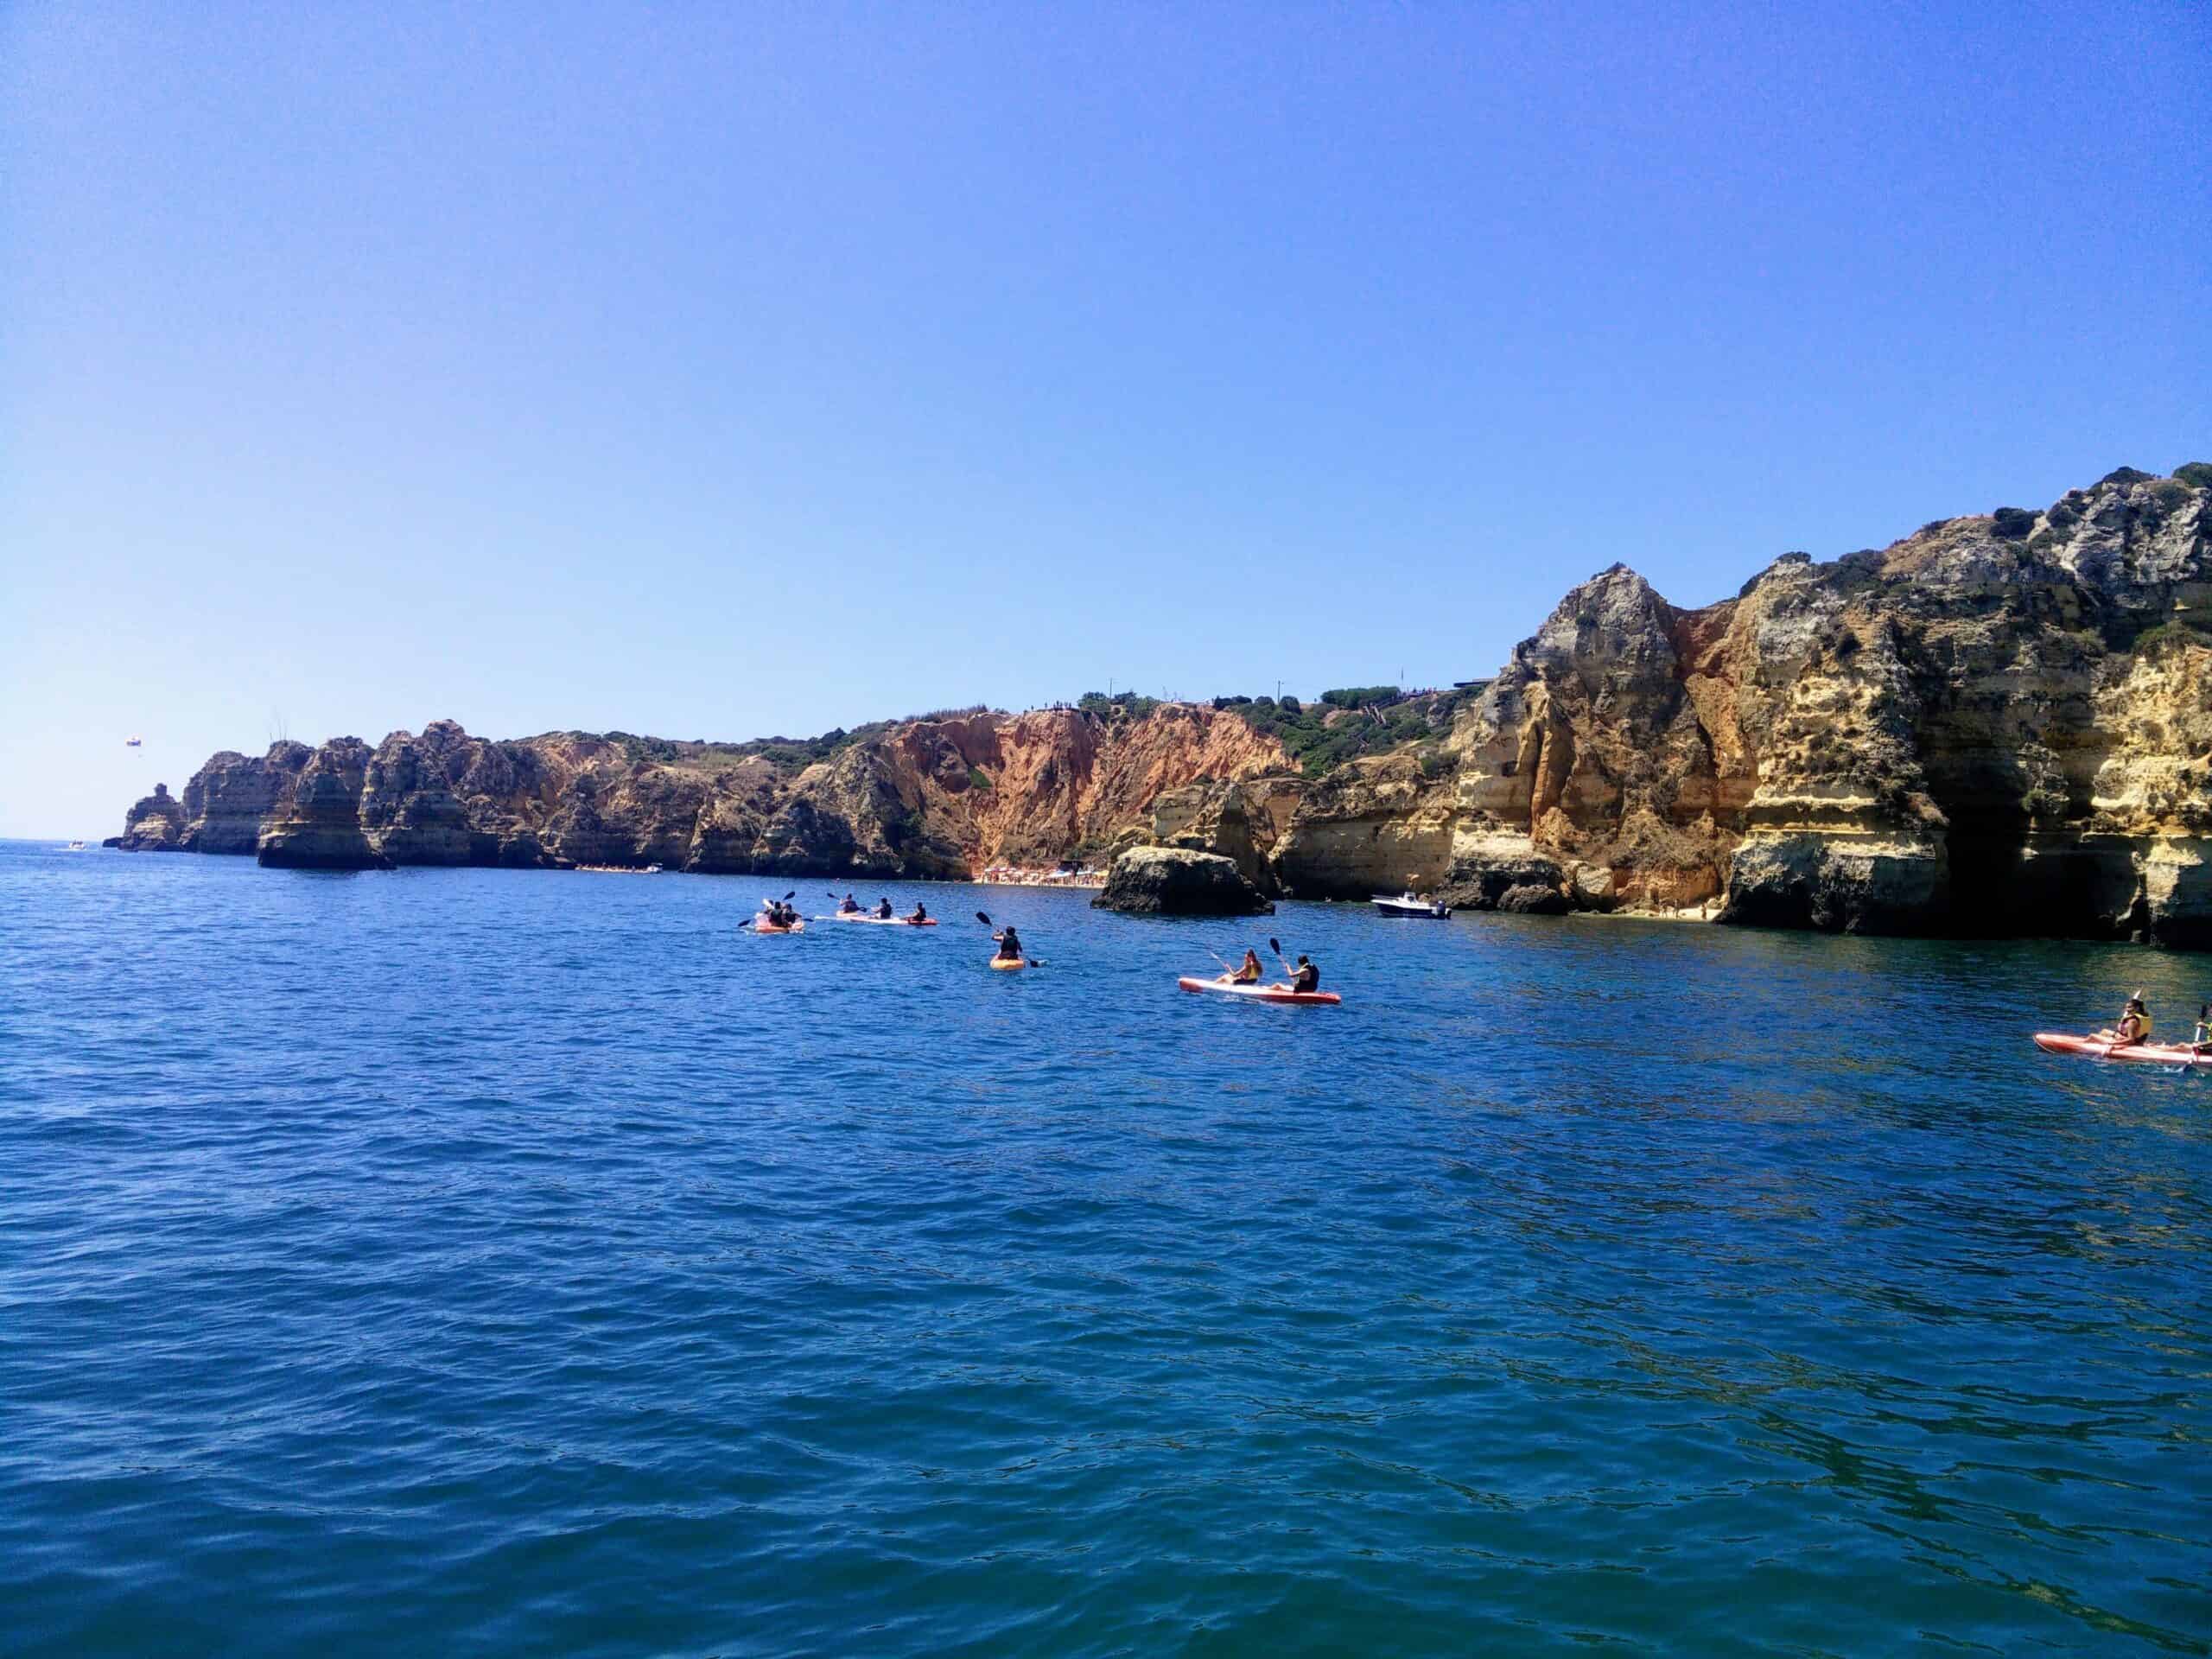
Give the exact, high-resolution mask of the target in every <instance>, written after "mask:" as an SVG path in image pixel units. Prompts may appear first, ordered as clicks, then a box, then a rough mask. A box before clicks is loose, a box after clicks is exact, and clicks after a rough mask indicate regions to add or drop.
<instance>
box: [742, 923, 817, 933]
mask: <svg viewBox="0 0 2212 1659" xmlns="http://www.w3.org/2000/svg"><path fill="white" fill-rule="evenodd" d="M753 931H754V932H755V933H804V932H805V931H806V924H805V923H804V922H793V923H792V924H791V925H790V926H789V927H779V926H777V925H775V923H773V922H771V921H765V920H764V921H758V922H755V923H753Z"/></svg>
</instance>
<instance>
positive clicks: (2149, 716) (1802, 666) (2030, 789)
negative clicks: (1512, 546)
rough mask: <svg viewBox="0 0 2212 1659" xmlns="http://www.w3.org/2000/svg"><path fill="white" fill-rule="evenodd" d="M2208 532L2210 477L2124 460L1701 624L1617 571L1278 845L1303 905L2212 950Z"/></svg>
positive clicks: (1782, 570)
mask: <svg viewBox="0 0 2212 1659" xmlns="http://www.w3.org/2000/svg"><path fill="white" fill-rule="evenodd" d="M2209 534H2212V468H2205V467H2189V468H2184V469H2183V474H2181V475H2178V476H2177V477H2174V478H2163V479H2162V478H2154V477H2152V476H2150V475H2148V474H2142V473H2137V472H2133V471H2131V470H2128V469H2125V468H2123V469H2122V470H2121V471H2120V472H2118V473H2115V474H2112V475H2110V476H2109V477H2107V479H2105V480H2102V481H2101V483H2100V484H2098V485H2097V486H2095V487H2094V488H2093V489H2088V490H2076V491H2073V492H2071V493H2069V494H2068V495H2066V496H2065V497H2064V498H2063V499H2061V500H2059V501H2057V502H2056V503H2054V504H2053V505H2051V506H2050V507H2049V508H2047V509H2045V510H2044V511H2042V512H2029V511H2025V510H2022V509H2012V508H2005V509H2000V510H1999V511H1998V512H1995V513H1993V514H1989V515H1986V516H1980V517H1974V518H1955V519H1950V520H1947V521H1944V522H1941V523H1937V524H1929V525H1927V526H1926V527H1924V528H1923V530H1921V531H1919V532H1918V533H1917V534H1916V535H1913V536H1910V537H1906V538H1905V539H1904V540H1903V541H1901V542H1898V543H1895V544H1893V545H1892V546H1891V547H1889V548H1887V549H1885V550H1866V551H1864V552H1859V553H1854V554H1853V555H1851V556H1848V557H1846V558H1843V559H1839V560H1836V561H1834V562H1832V563H1824V564H1816V563H1814V562H1813V561H1812V560H1811V559H1809V558H1808V557H1807V556H1804V555H1803V554H1789V555H1787V556H1783V558H1781V559H1780V560H1778V561H1777V562H1776V563H1774V564H1773V565H1771V566H1770V567H1769V568H1768V569H1765V570H1764V571H1762V572H1760V573H1759V574H1758V575H1756V576H1754V577H1753V578H1752V579H1751V581H1750V582H1747V583H1746V584H1745V587H1744V588H1743V591H1742V592H1741V593H1740V594H1738V596H1737V597H1736V598H1734V599H1732V600H1726V601H1721V602H1720V603H1719V604H1716V605H1710V606H1706V607H1702V608H1699V609H1694V610H1683V609H1679V608H1677V607H1675V606H1673V605H1670V604H1669V603H1668V602H1667V601H1665V600H1664V599H1662V598H1661V597H1660V595H1659V594H1657V593H1656V592H1655V591H1654V590H1653V589H1652V588H1651V586H1650V584H1649V583H1648V582H1645V581H1644V580H1643V578H1642V577H1641V576H1638V575H1637V574H1636V573H1635V572H1633V571H1632V570H1630V569H1626V568H1625V567H1624V566H1621V565H1615V566H1613V567H1612V568H1611V569H1608V570H1605V571H1603V572H1600V573H1599V575H1596V576H1593V577H1592V579H1591V580H1590V581H1588V582H1585V583H1583V584H1582V585H1581V586H1580V587H1579V588H1575V589H1574V590H1573V592H1572V593H1570V594H1567V597H1566V599H1564V600H1563V601H1560V605H1559V607H1558V608H1557V609H1556V610H1554V612H1553V613H1552V614H1551V616H1550V618H1549V619H1548V620H1547V621H1546V622H1545V624H1544V626H1542V627H1541V629H1540V630H1539V631H1538V632H1536V634H1535V636H1534V637H1533V638H1531V639H1528V640H1526V641H1524V642H1523V643H1522V645H1520V646H1518V647H1517V648H1516V650H1515V652H1514V654H1513V660H1512V661H1511V662H1510V664H1507V665H1506V667H1505V668H1504V670H1503V671H1501V672H1500V674H1499V675H1498V677H1497V679H1495V680H1494V681H1492V682H1491V683H1490V684H1489V685H1488V686H1487V687H1486V688H1485V689H1484V690H1483V691H1482V693H1481V694H1480V696H1478V697H1477V698H1476V699H1475V700H1474V701H1473V702H1471V704H1470V705H1469V706H1468V707H1467V708H1466V709H1465V710H1464V711H1463V712H1462V713H1461V714H1460V715H1459V719H1458V721H1457V722H1456V724H1455V726H1454V727H1453V729H1452V732H1451V734H1450V735H1449V736H1448V738H1446V739H1445V740H1444V741H1441V742H1437V743H1433V744H1429V745H1426V746H1420V747H1411V748H1408V749H1406V750H1403V751H1401V752H1398V753H1391V754H1388V755H1383V756H1377V757H1368V758H1363V759H1360V760H1354V761H1352V762H1351V763H1350V764H1348V765H1346V766H1344V767H1342V768H1339V769H1338V770H1337V771H1335V772H1332V773H1330V774H1329V775H1328V776H1327V777H1325V778H1324V779H1320V780H1319V782H1318V783H1316V784H1314V785H1313V786H1311V787H1310V788H1308V789H1307V790H1306V791H1305V792H1304V794H1303V796H1302V798H1301V799H1300V802H1299V804H1298V806H1297V808H1296V809H1295V810H1294V813H1293V815H1292V817H1291V819H1290V822H1289V823H1288V824H1287V829H1286V833H1285V834H1284V836H1283V837H1282V838H1281V842H1280V843H1279V844H1278V845H1277V846H1275V847H1274V848H1273V849H1271V851H1270V854H1269V857H1270V860H1271V862H1272V864H1273V866H1274V869H1275V871H1276V872H1277V874H1278V875H1279V876H1280V877H1281V879H1282V880H1284V881H1285V882H1286V883H1287V884H1288V885H1289V886H1290V887H1292V888H1293V889H1294V890H1295V891H1297V892H1300V893H1361V892H1364V891H1366V890H1368V889H1369V888H1370V887H1372V886H1376V885H1379V884H1386V883H1396V882H1400V881H1403V880H1407V879H1408V877H1411V878H1412V879H1414V880H1416V881H1417V882H1420V883H1422V884H1433V885H1434V886H1436V887H1438V888H1440V890H1441V891H1442V893H1444V895H1445V896H1446V897H1448V898H1450V899H1452V900H1453V901H1454V902H1457V903H1460V904H1471V905H1475V906H1494V905H1497V904H1500V903H1502V902H1503V901H1504V899H1506V897H1507V895H1508V894H1510V893H1513V892H1514V891H1515V890H1516V889H1527V888H1530V887H1535V888H1540V889H1545V890H1548V891H1550V892H1553V893H1556V894H1557V895H1558V897H1559V899H1560V900H1562V901H1563V904H1564V906H1574V907H1580V908H1597V909H1607V908H1612V907H1615V906H1637V907H1647V908H1655V909H1675V908H1679V907H1681V906H1691V905H1697V904H1700V903H1701V902H1707V901H1709V902H1710V903H1712V904H1713V905H1714V906H1718V907H1719V911H1720V914H1721V916H1722V918H1723V919H1725V920H1730V921H1737V922H1745V923H1752V924H1762V925H1779V926H1795V927H1817V928H1828V929H1838V930H1844V929H1848V930H1863V931H1889V932H1965V933H1999V934H2002V933H2021V932H2028V933H2037V934H2054V935H2061V936H2068V937H2079V938H2119V939H2125V938H2143V939H2148V940H2156V941H2160V942H2164V943H2169V944H2182V945H2190V946H2196V947H2202V946H2205V945H2208V944H2212V839H2209V838H2208V836H2209V835H2212V793H2208V785H2212V559H2208V553H2207V538H2208V535H2209ZM1522 907H1528V906H1526V905H1525V903H1524V906H1522ZM1546 907H1548V906H1546Z"/></svg>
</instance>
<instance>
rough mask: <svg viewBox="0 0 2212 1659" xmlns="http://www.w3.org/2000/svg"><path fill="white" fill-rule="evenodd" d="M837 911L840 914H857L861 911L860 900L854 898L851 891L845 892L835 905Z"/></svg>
mask: <svg viewBox="0 0 2212 1659" xmlns="http://www.w3.org/2000/svg"><path fill="white" fill-rule="evenodd" d="M837 913H838V914H839V915H840V916H857V915H859V914H860V913H861V906H860V900H858V899H855V898H854V897H853V895H852V894H851V893H847V894H846V895H845V897H844V901H843V902H842V904H840V905H839V906H837Z"/></svg>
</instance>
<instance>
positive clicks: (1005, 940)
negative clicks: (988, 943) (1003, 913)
mask: <svg viewBox="0 0 2212 1659" xmlns="http://www.w3.org/2000/svg"><path fill="white" fill-rule="evenodd" d="M991 937H992V938H995V939H996V940H997V941H998V942H999V954H998V960H999V961H1001V962H1020V960H1021V936H1020V934H1018V933H1016V932H1015V931H1014V925H1013V924H1012V923H1011V922H1009V923H1007V925H1006V926H1004V927H1002V928H1001V929H1000V930H999V931H997V932H995V933H994V934H992V935H991Z"/></svg>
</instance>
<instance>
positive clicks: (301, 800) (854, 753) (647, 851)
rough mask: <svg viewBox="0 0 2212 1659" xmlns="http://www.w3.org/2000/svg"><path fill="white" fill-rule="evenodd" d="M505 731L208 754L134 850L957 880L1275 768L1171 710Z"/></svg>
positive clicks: (1044, 856)
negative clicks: (835, 731)
mask: <svg viewBox="0 0 2212 1659" xmlns="http://www.w3.org/2000/svg"><path fill="white" fill-rule="evenodd" d="M796 747H798V746H791V745H784V744H779V743H776V742H774V741H771V742H768V743H764V744H753V745H735V746H720V745H714V744H706V743H670V742H664V741H658V740H655V739H650V738H633V737H630V736H627V735H624V734H610V735H607V736H594V735H589V734H582V733H556V734H546V735H544V736H540V737H531V738H521V739H515V740H509V741H493V740H490V739H486V738H480V737H475V736H473V735H471V734H469V733H467V732H466V731H464V730H463V729H462V728H461V727H460V726H459V725H457V724H455V723H454V721H433V722H431V723H430V724H429V726H427V727H425V728H423V731H422V733H421V734H419V735H418V734H415V733H411V732H394V733H392V734H391V735H390V736H388V737H386V738H385V740H384V741H383V742H381V743H379V744H378V745H377V746H376V747H374V748H371V747H369V746H368V745H367V744H365V743H364V742H362V741H360V740H359V739H358V738H352V737H343V738H336V739H334V740H332V741H330V742H328V743H326V744H324V745H322V747H320V748H315V749H310V748H308V747H306V746H304V745H302V744H297V743H279V744H277V745H276V746H275V747H272V748H271V749H270V751H269V752H268V753H266V754H265V755H259V756H253V757H248V756H245V755H242V754H237V753H230V752H227V751H226V752H225V753H220V754H218V755H215V756H213V758H212V759H210V760H208V762H207V765H206V766H202V767H201V768H200V771H199V772H195V773H194V775H193V778H192V780H191V782H190V783H189V784H188V785H186V786H185V790H184V793H183V797H182V798H181V799H179V798H175V797H173V796H171V795H170V794H169V793H168V790H167V788H166V787H162V788H158V789H157V790H156V792H155V793H154V794H153V795H150V796H149V797H147V798H145V799H143V800H142V801H140V802H139V803H138V804H137V805H135V806H134V807H132V808H131V810H130V817H129V819H128V821H127V822H126V823H125V826H124V833H123V835H122V836H120V837H118V842H117V844H118V846H120V847H122V848H124V849H125V850H128V851H169V850H175V851H183V852H211V853H255V854H257V855H258V856H259V858H260V860H261V861H262V862H263V863H264V864H268V865H273V866H278V867H283V868H301V869H372V868H388V867H391V866H396V865H412V864H448V865H464V864H466V865H505V866H512V867H518V868H560V867H563V866H569V865H575V864H613V865H623V866H631V867H643V866H645V865H649V864H658V865H661V866H663V867H664V868H669V869H680V870H694V871H702V872H710V873H728V874H744V873H764V874H765V873H782V874H818V875H826V876H831V877H853V878H859V877H866V876H873V877H885V878H889V877H899V876H923V877H927V876H963V875H967V874H971V873H972V872H973V871H975V870H976V869H979V868H982V867H983V866H985V865H987V864H989V863H992V862H995V861H1002V860H1003V861H1011V862H1015V863H1032V864H1033V863H1039V862H1043V863H1049V862H1052V861H1054V860H1056V859H1058V858H1059V857H1060V856H1061V855H1064V854H1065V853H1068V852H1071V851H1075V850H1077V849H1100V850H1102V851H1103V849H1105V848H1106V847H1107V846H1108V845H1109V843H1111V842H1114V841H1115V840H1116V838H1117V837H1119V838H1121V839H1122V840H1123V841H1126V840H1128V839H1129V833H1128V832H1129V831H1130V830H1131V828H1132V826H1135V825H1137V824H1139V823H1141V822H1142V821H1143V819H1144V818H1145V817H1146V815H1147V812H1148V811H1149V810H1150V808H1151V805H1152V803H1153V802H1154V799H1155V798H1158V797H1159V796H1160V795H1161V794H1163V793H1166V792H1169V791H1174V790H1176V789H1179V788H1181V787H1183V786H1185V785H1190V784H1192V783H1193V782H1194V781H1198V780H1201V779H1216V780H1219V779H1235V778H1239V777H1245V776H1250V775H1255V774H1257V773H1262V772H1268V771H1271V770H1279V769H1281V767H1282V766H1284V765H1285V764H1286V760H1285V757H1284V754H1283V751H1282V747H1281V744H1280V743H1278V742H1276V741H1274V740H1273V739H1271V738H1268V737H1265V736H1262V734H1259V733H1257V732H1255V731H1254V730H1253V729H1252V728H1251V727H1250V726H1249V724H1247V723H1246V722H1245V721H1242V720H1239V719H1237V718H1236V717H1235V716H1234V715H1224V714H1221V713H1218V712H1217V711H1216V710H1213V709H1204V708H1193V707H1190V706H1187V705H1183V704H1165V705H1161V706H1159V707H1157V708H1154V709H1150V710H1147V712H1145V713H1144V714H1142V715H1131V714H1128V713H1127V712H1125V711H1122V710H1118V709H1116V710H1109V711H1107V712H1103V713H1096V714H1094V713H1087V712H1084V711H1080V710H1076V709H1052V710H1044V711H1038V712H1033V713H1029V714H1024V715H995V714H989V713H975V714H964V715H951V716H946V717H941V718H931V719H922V720H913V721H899V722H893V723H891V724H888V725H887V726H885V727H883V728H879V729H874V730H872V731H871V732H869V733H868V734H867V735H865V736H862V737H860V738H858V739H856V740H855V741H849V742H836V743H830V744H825V745H821V747H827V749H828V753H826V754H824V755H823V758H821V759H818V760H808V759H806V758H804V756H803V755H798V754H795V753H792V751H793V750H794V749H795V748H796Z"/></svg>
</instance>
